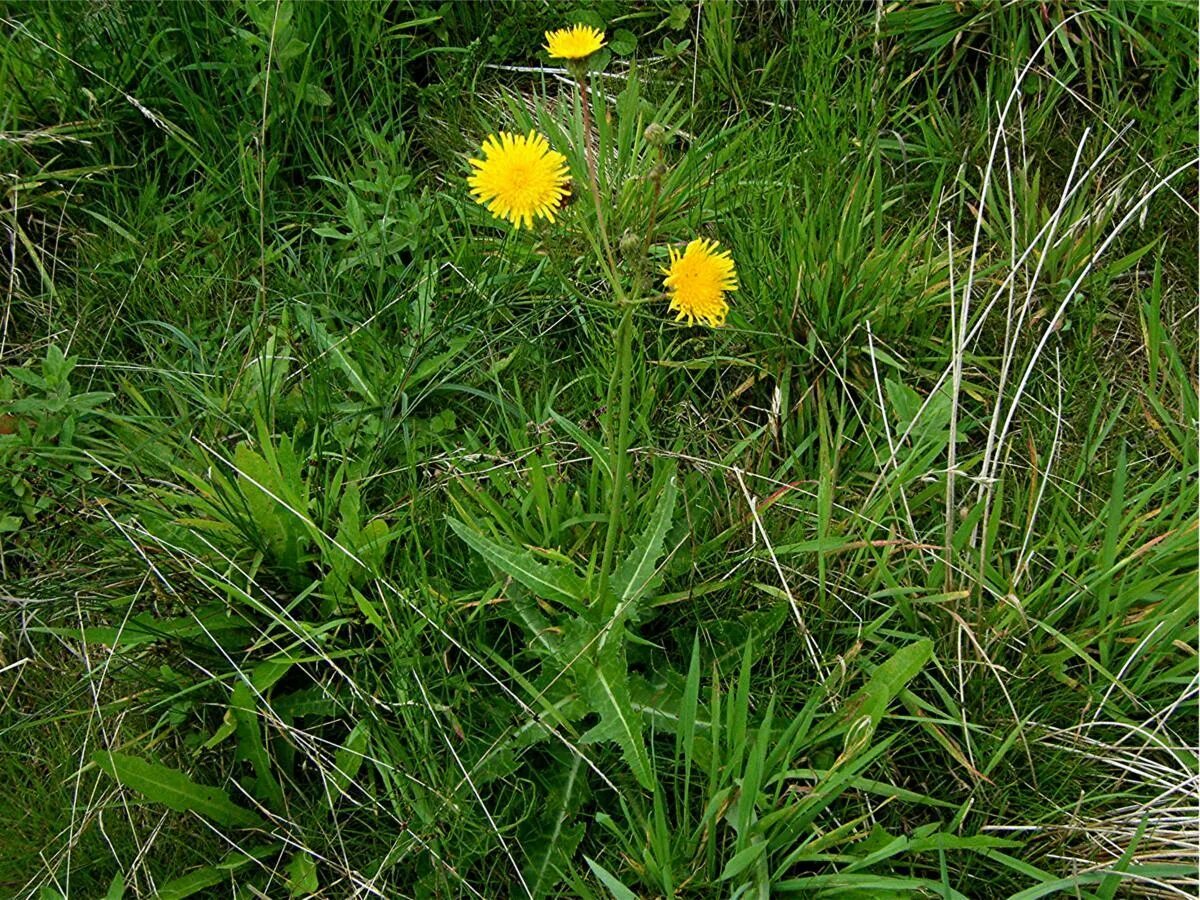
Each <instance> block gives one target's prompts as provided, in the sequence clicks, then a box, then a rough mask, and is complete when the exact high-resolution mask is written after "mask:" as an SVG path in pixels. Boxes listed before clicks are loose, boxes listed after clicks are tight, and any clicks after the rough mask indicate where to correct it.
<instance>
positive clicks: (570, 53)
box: [546, 25, 604, 59]
mask: <svg viewBox="0 0 1200 900" xmlns="http://www.w3.org/2000/svg"><path fill="white" fill-rule="evenodd" d="M603 46H604V32H603V31H597V30H596V29H595V28H591V27H590V26H587V25H576V26H575V27H574V28H560V29H559V30H558V31H547V32H546V52H547V53H549V54H550V55H551V56H553V57H555V58H556V59H583V58H584V57H587V56H591V55H592V54H593V53H595V52H596V51H597V50H599V49H600V48H601V47H603Z"/></svg>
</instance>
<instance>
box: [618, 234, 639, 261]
mask: <svg viewBox="0 0 1200 900" xmlns="http://www.w3.org/2000/svg"><path fill="white" fill-rule="evenodd" d="M620 247H621V255H622V256H627V257H633V256H636V255H637V253H638V251H639V250H641V248H642V239H641V238H640V237H638V236H637V235H636V234H634V233H633V232H632V231H630V230H629V229H626V230H625V233H624V234H623V235H621V243H620Z"/></svg>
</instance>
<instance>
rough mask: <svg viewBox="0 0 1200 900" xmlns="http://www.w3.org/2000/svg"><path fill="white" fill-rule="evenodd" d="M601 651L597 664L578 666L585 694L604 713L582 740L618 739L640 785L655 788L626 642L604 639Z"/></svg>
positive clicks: (589, 703) (626, 760) (591, 703)
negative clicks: (633, 694) (631, 688)
mask: <svg viewBox="0 0 1200 900" xmlns="http://www.w3.org/2000/svg"><path fill="white" fill-rule="evenodd" d="M598 653H599V659H597V660H596V661H595V664H594V665H587V664H584V665H578V666H576V671H577V673H578V674H579V680H580V682H581V684H580V687H581V689H582V691H583V694H584V697H585V699H586V700H587V702H588V705H589V706H591V708H592V710H593V711H594V712H596V713H597V714H598V715H599V716H600V721H599V722H598V723H597V724H596V725H595V726H594V727H593V728H592V729H590V730H589V731H588V732H587V733H586V734H584V735H583V737H582V738H581V740H582V741H583V743H585V744H587V743H596V742H598V741H615V742H616V743H617V744H618V745H619V746H620V748H621V755H622V756H623V757H624V758H625V762H626V763H627V764H628V766H629V768H630V769H631V770H632V771H633V774H634V777H635V778H637V780H638V784H640V785H641V786H642V787H644V788H646V789H647V790H651V789H652V787H653V783H654V782H653V778H652V777H651V774H650V757H649V755H648V754H647V752H646V743H645V741H644V740H643V739H642V717H641V715H640V714H639V713H637V712H635V711H634V709H633V703H632V702H631V700H630V697H629V667H628V665H627V664H626V662H625V643H624V641H622V640H610V641H605V642H601V644H600V648H599V650H598Z"/></svg>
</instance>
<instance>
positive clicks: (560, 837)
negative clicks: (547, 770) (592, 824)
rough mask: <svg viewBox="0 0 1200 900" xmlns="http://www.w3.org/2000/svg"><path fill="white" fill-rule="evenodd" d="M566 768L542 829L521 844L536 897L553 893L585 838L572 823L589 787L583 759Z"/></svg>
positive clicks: (542, 820) (527, 877) (542, 818)
mask: <svg viewBox="0 0 1200 900" xmlns="http://www.w3.org/2000/svg"><path fill="white" fill-rule="evenodd" d="M566 768H567V770H566V772H565V773H564V774H565V778H564V780H563V782H562V783H561V784H560V785H556V786H555V788H554V789H553V790H552V791H551V794H550V798H549V800H550V802H549V803H548V804H547V809H548V812H547V814H546V815H544V816H540V817H538V819H537V821H536V824H537V826H539V827H537V828H536V831H535V832H534V833H533V834H531V835H530V836H529V838H527V839H525V840H523V841H522V844H521V846H522V847H523V848H525V849H526V853H527V863H526V865H527V868H526V870H525V880H526V882H527V883H528V884H529V891H530V893H531V894H533V896H534V897H535V898H540V897H545V896H548V895H549V894H551V893H552V892H553V890H554V888H555V886H556V885H557V884H558V883H559V882H560V881H561V880H562V878H563V873H564V872H567V871H569V870H570V867H571V860H572V858H573V857H574V855H575V851H576V849H577V848H578V847H579V842H580V841H581V840H582V839H583V824H582V823H578V824H575V825H571V824H570V822H571V819H572V818H573V817H574V816H575V814H576V812H577V810H578V808H579V804H580V800H579V795H580V794H581V793H582V791H583V789H584V787H585V786H586V785H585V782H586V781H587V779H586V777H584V776H583V775H582V771H583V760H582V759H580V758H579V757H578V756H574V755H573V756H572V757H571V759H570V762H569V763H568V764H567V767H566ZM549 810H553V811H552V812H549Z"/></svg>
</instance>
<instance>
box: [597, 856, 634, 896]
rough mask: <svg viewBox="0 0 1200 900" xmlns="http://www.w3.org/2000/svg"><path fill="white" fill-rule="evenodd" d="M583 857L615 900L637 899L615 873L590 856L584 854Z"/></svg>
mask: <svg viewBox="0 0 1200 900" xmlns="http://www.w3.org/2000/svg"><path fill="white" fill-rule="evenodd" d="M584 859H585V860H587V864H588V868H589V869H591V870H592V873H593V874H594V875H595V876H596V877H597V878H599V879H600V880H601V881H602V882H604V886H605V887H606V888H608V889H609V891H611V892H612V895H613V897H614V898H615V900H637V894H635V893H634V892H633V891H631V890H630V889H629V888H627V887H625V885H623V884H622V883H621V882H620V880H619V879H618V878H617V876H616V875H614V874H613V873H612V872H610V871H608V869H606V868H604V866H602V865H600V863H598V862H596V861H595V860H594V859H592V858H591V857H590V856H585V857H584Z"/></svg>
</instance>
